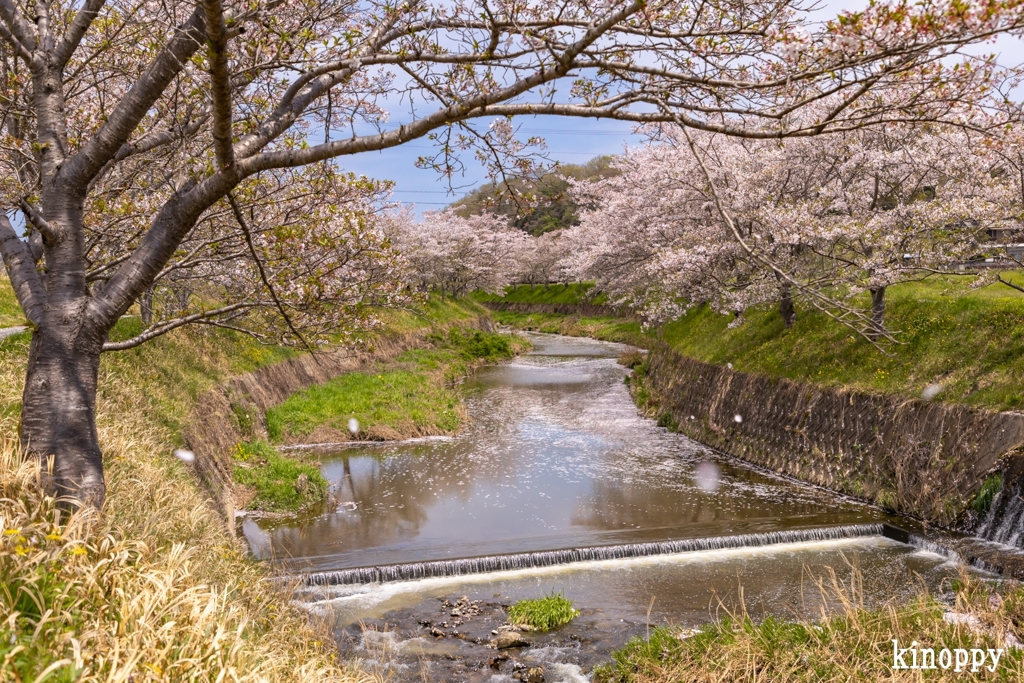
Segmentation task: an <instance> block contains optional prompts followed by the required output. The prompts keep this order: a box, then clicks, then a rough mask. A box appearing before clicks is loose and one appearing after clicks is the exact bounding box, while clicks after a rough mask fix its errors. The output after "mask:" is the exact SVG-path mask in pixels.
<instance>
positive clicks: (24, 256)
mask: <svg viewBox="0 0 1024 683" xmlns="http://www.w3.org/2000/svg"><path fill="white" fill-rule="evenodd" d="M0 256H3V260H4V265H5V266H6V267H7V273H8V276H9V277H10V279H11V285H12V286H13V287H14V294H15V296H17V297H18V303H19V304H20V305H21V310H22V311H24V312H25V317H26V318H28V321H29V322H30V323H32V324H33V325H34V326H36V327H39V326H40V325H41V324H42V320H43V308H44V307H45V306H46V292H45V291H44V290H43V282H42V280H41V279H40V278H39V273H37V272H36V266H35V260H34V259H33V258H32V254H31V252H30V251H29V248H28V245H27V244H25V242H23V241H22V240H21V238H20V237H18V233H16V232H14V227H13V226H12V225H11V221H10V220H8V218H7V216H4V215H2V214H0Z"/></svg>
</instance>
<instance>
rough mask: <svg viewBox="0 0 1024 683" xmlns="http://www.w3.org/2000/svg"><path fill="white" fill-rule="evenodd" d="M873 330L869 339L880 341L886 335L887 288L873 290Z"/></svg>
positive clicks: (869, 332) (873, 288) (870, 331)
mask: <svg viewBox="0 0 1024 683" xmlns="http://www.w3.org/2000/svg"><path fill="white" fill-rule="evenodd" d="M870 291H871V329H870V330H868V338H869V339H871V340H876V339H879V338H880V337H881V336H882V335H884V334H885V287H872V288H871V290H870Z"/></svg>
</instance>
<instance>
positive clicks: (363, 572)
mask: <svg viewBox="0 0 1024 683" xmlns="http://www.w3.org/2000/svg"><path fill="white" fill-rule="evenodd" d="M869 536H885V537H887V538H891V539H893V540H896V541H900V542H902V543H912V541H913V540H914V539H918V537H917V536H914V535H913V534H909V533H908V532H906V531H904V530H903V529H899V528H898V527H894V526H891V525H889V524H853V525H847V526H835V527H825V528H817V529H798V530H793V531H772V532H768V533H761V534H744V535H740V536H718V537H713V538H695V539H689V540H684V541H664V542H660V543H632V544H628V545H609V546H596V547H589V548H571V549H567V550H551V551H546V552H535V553H518V554H514V555H490V556H484V557H469V558H465V559H460V560H438V561H434V562H412V563H409V564H393V565H382V566H377V567H359V568H356V569H342V570H338V571H330V572H315V573H310V574H304V575H301V576H295V577H288V578H286V579H285V580H286V581H298V582H299V583H301V584H303V585H306V586H334V585H349V584H364V583H384V582H388V581H411V580H414V579H427V578H434V577H447V576H462V575H465V574H481V573H485V572H497V571H509V570H515V569H530V568H532V567H550V566H553V565H560V564H571V563H574V562H587V561H592V560H618V559H625V558H630V557H647V556H652V555H669V554H673V553H686V552H694V551H707V550H724V549H730V548H755V547H763V546H770V545H777V544H780V543H806V542H813V541H832V540H839V539H844V538H862V537H869ZM918 540H920V541H921V542H922V543H928V542H927V541H925V540H924V539H918ZM912 544H914V543H912ZM914 545H916V544H914ZM920 547H922V548H923V546H920ZM948 552H949V551H944V553H945V554H948Z"/></svg>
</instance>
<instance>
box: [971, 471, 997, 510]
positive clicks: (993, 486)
mask: <svg viewBox="0 0 1024 683" xmlns="http://www.w3.org/2000/svg"><path fill="white" fill-rule="evenodd" d="M1002 488H1003V475H1002V474H993V475H992V476H990V477H988V478H987V479H986V480H985V481H984V482H983V483H982V485H981V490H980V491H978V495H977V497H975V499H974V511H975V512H977V513H978V517H979V518H984V517H985V515H986V514H988V511H989V509H990V508H991V507H992V501H993V500H995V498H996V496H997V495H998V494H999V490H1000V489H1002Z"/></svg>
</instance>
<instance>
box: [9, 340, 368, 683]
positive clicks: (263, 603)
mask: <svg viewBox="0 0 1024 683" xmlns="http://www.w3.org/2000/svg"><path fill="white" fill-rule="evenodd" d="M201 342H202V340H200V343H199V344H196V343H193V341H191V340H190V337H188V336H187V335H182V336H179V337H178V338H177V339H176V340H172V341H170V342H167V343H168V344H169V345H170V346H163V347H154V350H156V349H158V348H161V349H162V351H163V352H171V353H170V354H169V355H166V356H165V357H157V356H155V355H150V356H148V357H143V358H142V359H143V360H147V363H138V362H134V361H132V359H131V358H130V357H129V358H127V359H126V358H125V357H122V358H120V359H118V358H117V357H113V358H111V359H110V360H107V361H105V363H104V389H103V392H102V395H101V397H100V409H99V416H100V417H99V429H100V436H101V442H102V444H103V447H104V452H105V462H106V468H107V481H108V487H109V488H108V499H107V504H106V506H105V508H104V511H103V515H102V516H101V515H96V514H91V515H90V514H87V513H82V512H79V513H76V514H69V513H68V511H67V509H65V508H62V507H60V506H58V505H57V504H56V503H55V501H54V500H53V499H52V498H50V497H48V496H46V495H44V494H43V492H42V490H41V488H40V486H39V479H40V475H41V470H40V465H39V464H38V463H26V462H22V461H21V458H20V455H19V452H18V449H17V447H16V443H15V434H16V424H17V423H16V421H17V404H18V400H17V399H18V396H19V395H20V387H21V381H22V377H23V375H22V373H23V372H24V344H23V343H11V342H10V341H9V340H8V342H6V343H4V344H2V345H0V527H2V530H0V681H39V680H44V679H45V680H47V681H53V680H56V681H61V680H68V681H70V680H76V681H132V682H133V683H138V682H141V681H157V680H159V681H179V680H183V681H184V680H187V681H257V680H259V681H263V680H266V681H340V682H351V681H360V680H367V679H368V678H369V677H368V676H366V675H365V674H362V673H360V672H358V671H356V670H353V669H352V668H351V667H349V666H348V665H345V664H343V663H340V662H338V661H337V660H336V658H335V656H334V654H333V649H334V648H333V644H332V643H331V642H330V641H329V640H328V639H327V638H326V637H325V636H324V633H325V631H324V630H322V629H317V628H315V626H314V625H313V624H311V622H310V621H309V618H308V616H307V615H306V614H305V613H304V612H301V611H299V610H297V609H296V608H294V607H291V606H290V605H289V604H288V602H287V597H286V596H285V595H282V594H281V593H279V592H278V591H276V590H275V589H274V588H273V587H272V585H271V584H270V583H269V582H268V581H267V580H266V579H267V577H266V574H265V571H264V569H263V567H261V566H260V565H258V564H256V563H255V562H252V561H250V560H248V559H246V558H245V556H244V554H243V552H242V550H241V548H240V547H239V546H238V544H237V543H236V541H235V540H234V539H232V538H231V537H230V535H229V534H228V533H227V531H226V529H225V527H224V525H223V522H222V521H221V520H220V518H219V517H218V515H217V513H216V512H215V511H214V509H213V507H212V506H211V505H209V504H208V501H207V500H206V496H205V494H204V493H203V492H202V490H201V489H200V488H199V486H198V483H197V482H196V480H195V478H194V476H193V475H192V473H191V472H190V471H189V470H188V469H187V468H186V467H185V466H184V465H183V464H181V463H179V462H178V461H176V460H175V459H174V458H173V457H172V456H171V449H172V448H173V447H174V445H175V443H176V440H177V437H176V435H175V434H174V432H173V421H168V420H161V419H155V412H154V411H155V408H156V406H158V405H159V404H161V403H163V402H166V401H168V400H171V399H173V398H174V395H175V392H179V391H180V393H181V394H182V395H181V396H180V400H181V401H183V402H187V401H188V400H189V398H190V396H191V395H193V394H194V393H195V390H196V388H197V387H196V386H192V387H190V388H189V390H188V391H187V392H186V391H184V390H182V388H181V387H174V386H166V383H163V385H162V386H160V387H156V386H155V385H154V381H153V380H151V379H149V378H151V377H158V376H159V373H156V374H155V375H154V364H157V363H159V362H174V360H175V359H174V354H175V349H177V351H176V353H179V354H191V355H194V354H196V353H197V352H198V351H199V349H200V348H201ZM210 363H211V366H217V367H219V368H220V369H221V372H226V371H230V369H231V367H230V366H231V364H230V363H229V362H227V361H226V360H225V359H223V358H221V359H217V358H212V359H210ZM216 379H217V377H216V376H214V375H211V376H209V377H205V378H202V379H201V380H197V382H198V384H207V383H212V382H214V381H216ZM157 392H159V395H156V394H157ZM154 396H155V398H154Z"/></svg>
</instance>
